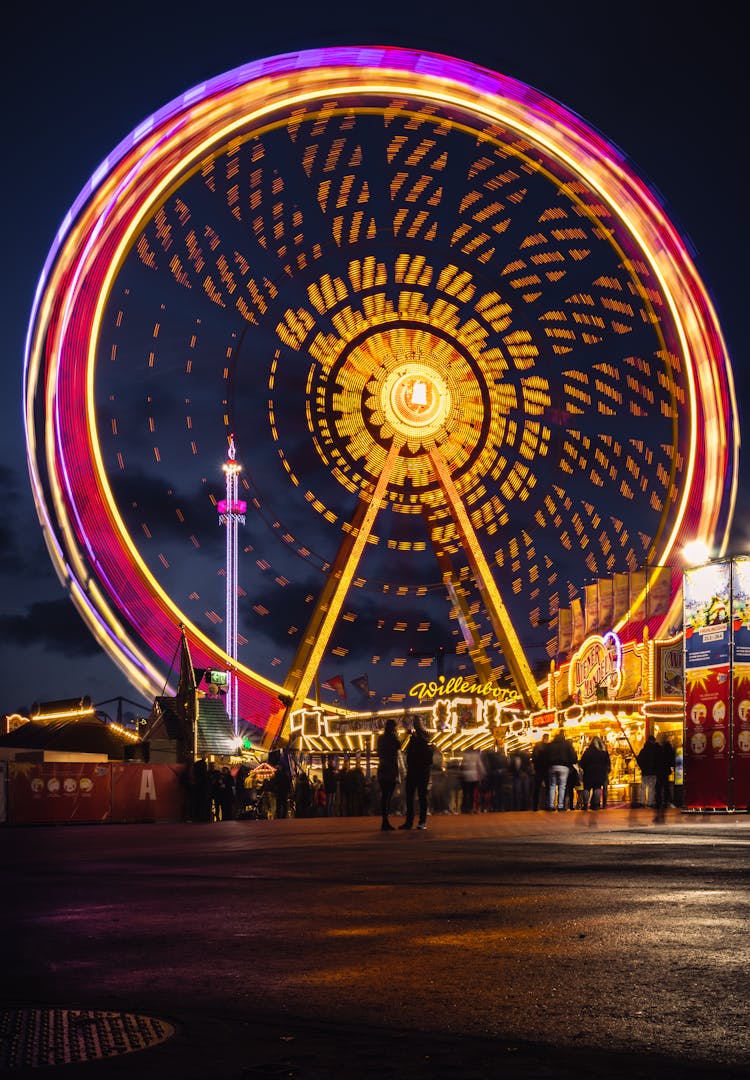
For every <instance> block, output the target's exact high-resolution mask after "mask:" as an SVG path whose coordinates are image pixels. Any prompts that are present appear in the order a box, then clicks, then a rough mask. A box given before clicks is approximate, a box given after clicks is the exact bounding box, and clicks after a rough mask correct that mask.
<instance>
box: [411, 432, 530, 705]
mask: <svg viewBox="0 0 750 1080" xmlns="http://www.w3.org/2000/svg"><path fill="white" fill-rule="evenodd" d="M429 457H430V461H431V462H432V467H433V469H434V470H435V475H436V476H437V478H438V480H439V481H440V486H441V487H442V489H443V492H444V494H445V497H446V499H447V500H448V505H449V507H450V510H451V514H452V515H453V520H454V522H455V524H456V528H457V529H458V534H459V536H460V537H461V542H462V544H463V546H464V550H465V551H466V557H467V558H468V560H469V566H470V567H471V569H472V573H473V574H474V577H475V579H476V583H477V585H478V586H479V589H480V591H481V593H482V597H483V599H484V604H485V609H486V611H487V614H488V615H489V617H490V621H491V623H492V628H493V630H494V631H495V633H496V634H497V639H498V641H499V642H500V646H501V648H502V650H503V655H504V656H505V660H506V663H507V664H508V670H509V671H510V674H511V676H512V678H513V681H514V682H515V684H516V688H517V689H518V692H519V694H520V695H521V699H522V701H523V703H524V705H525V706H526V708H527V709H543V708H544V701H543V700H542V695H541V694H540V692H539V687H538V686H537V684H536V681H535V680H534V676H533V675H532V672H531V668H530V667H529V664H528V661H527V660H526V656H525V655H524V651H523V649H522V648H521V642H520V641H519V639H518V635H517V634H516V631H515V630H514V628H513V623H512V622H511V620H510V615H509V614H508V609H507V608H506V606H505V604H504V603H503V600H502V597H501V596H500V590H499V589H498V587H497V585H496V584H495V579H494V578H493V576H492V572H491V571H490V567H489V563H488V562H487V559H486V558H485V555H484V552H483V551H482V549H481V547H480V545H479V540H478V539H477V535H476V533H475V532H474V527H473V525H472V524H471V519H470V518H469V515H468V512H467V510H466V507H465V506H464V503H463V499H462V498H461V496H460V495H459V493H458V489H457V488H456V485H455V484H454V483H453V477H452V476H451V474H450V470H449V469H448V466H447V465H446V464H445V462H444V461H443V459H442V457H441V456H440V453H439V452H438V450H437V449H435V450H431V451H430V452H429Z"/></svg>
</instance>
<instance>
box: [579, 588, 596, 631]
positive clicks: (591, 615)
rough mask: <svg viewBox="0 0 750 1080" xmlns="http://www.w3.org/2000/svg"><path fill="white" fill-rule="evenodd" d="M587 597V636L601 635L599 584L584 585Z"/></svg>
mask: <svg viewBox="0 0 750 1080" xmlns="http://www.w3.org/2000/svg"><path fill="white" fill-rule="evenodd" d="M583 591H584V595H585V597H586V636H587V637H588V636H589V634H598V633H599V584H598V582H594V584H593V585H584V587H583Z"/></svg>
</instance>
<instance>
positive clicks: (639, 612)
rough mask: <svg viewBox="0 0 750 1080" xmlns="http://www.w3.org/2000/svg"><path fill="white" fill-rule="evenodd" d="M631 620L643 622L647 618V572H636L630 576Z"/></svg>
mask: <svg viewBox="0 0 750 1080" xmlns="http://www.w3.org/2000/svg"><path fill="white" fill-rule="evenodd" d="M630 618H631V620H632V621H633V622H642V621H643V620H644V619H645V618H646V571H645V570H634V571H633V572H632V574H631V575H630Z"/></svg>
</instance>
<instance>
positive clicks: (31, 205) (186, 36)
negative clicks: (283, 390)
mask: <svg viewBox="0 0 750 1080" xmlns="http://www.w3.org/2000/svg"><path fill="white" fill-rule="evenodd" d="M391 12H393V14H391ZM699 13H700V15H701V18H699ZM703 18H705V8H703V6H699V5H697V4H696V5H692V4H673V3H662V4H631V5H629V6H628V7H627V8H624V7H623V8H622V9H618V11H617V12H616V13H613V11H612V9H611V8H607V7H605V6H602V7H599V6H596V5H593V4H591V3H588V2H585V3H578V4H576V5H575V6H570V7H562V6H560V5H557V4H538V5H535V6H533V7H532V6H531V5H526V6H519V5H512V6H511V5H508V6H507V7H505V6H503V5H502V4H499V3H493V4H490V3H476V2H475V3H471V2H468V3H464V4H461V5H456V6H450V5H448V4H443V3H440V2H438V3H431V4H410V5H408V6H406V7H402V6H401V5H379V7H378V14H377V15H375V14H373V15H372V16H367V17H366V16H365V15H364V14H355V13H353V12H352V10H351V7H350V5H349V4H345V3H328V4H326V5H324V6H323V7H321V8H320V9H315V8H313V7H312V6H311V7H309V8H302V7H300V5H297V4H295V5H293V6H291V7H287V8H285V9H284V11H283V12H281V11H280V9H278V13H277V11H270V10H268V9H259V8H258V7H255V6H253V7H252V8H247V9H245V10H244V11H237V10H236V9H235V10H232V11H231V12H229V11H226V12H221V13H219V17H218V18H216V19H215V18H214V12H212V10H211V9H210V8H209V7H199V6H197V5H193V4H189V3H188V4H181V5H172V4H152V5H141V4H138V3H135V4H130V5H128V7H127V8H123V9H121V10H120V9H118V11H117V13H116V14H115V13H105V12H103V11H102V9H101V8H100V7H98V6H96V5H90V4H79V5H77V6H76V9H75V14H74V15H72V16H71V15H70V13H63V12H62V11H60V10H57V9H55V10H54V11H52V12H51V13H49V14H46V15H45V17H44V21H43V24H42V25H40V22H39V19H38V17H36V16H35V15H34V14H33V13H31V12H29V13H28V14H27V13H26V12H23V13H21V12H15V13H14V15H13V16H12V17H11V20H10V26H9V27H8V38H7V40H8V42H9V50H8V51H9V54H10V55H9V58H8V66H7V67H5V69H4V77H5V78H6V80H7V85H6V88H5V100H6V102H7V103H8V106H7V108H6V114H7V115H6V123H7V124H8V125H9V127H10V131H9V133H8V137H7V139H6V154H5V169H4V171H3V181H2V183H3V194H4V198H3V204H4V207H5V210H6V214H5V220H6V234H7V233H8V232H9V233H10V241H9V243H8V244H7V245H6V251H7V253H8V255H9V257H8V258H7V259H6V274H5V276H4V288H3V292H2V297H1V298H0V303H1V304H2V305H3V312H2V326H3V329H4V336H5V341H4V346H5V349H4V351H5V361H4V370H5V375H6V385H5V394H4V397H3V423H2V425H0V487H1V489H2V493H3V501H4V506H5V513H4V514H3V517H2V520H0V551H1V552H2V558H1V561H0V586H1V588H2V603H1V604H0V661H1V662H2V668H1V670H2V671H3V673H4V679H3V683H2V694H1V695H0V713H4V712H10V711H15V710H17V709H23V708H25V707H28V706H30V705H31V703H32V702H34V701H45V700H50V699H55V698H62V697H74V696H80V695H84V694H88V695H90V696H91V697H92V699H93V700H94V702H97V703H98V702H103V701H105V700H107V699H111V698H113V697H115V696H117V695H124V696H126V697H128V698H134V697H135V696H136V695H135V694H134V692H133V691H132V689H131V688H130V687H129V686H128V684H127V682H126V680H125V678H124V676H123V675H121V674H120V672H119V671H118V669H117V668H116V666H115V665H114V663H113V662H112V661H110V660H109V659H108V658H107V657H105V656H104V655H102V654H101V653H100V652H99V650H98V648H97V646H96V645H95V644H94V642H93V640H92V639H91V638H90V636H89V633H88V631H87V630H86V629H85V627H84V625H83V623H82V622H81V620H80V618H79V616H78V615H77V613H76V611H75V610H74V608H73V607H72V605H71V604H70V603H69V601H68V600H67V599H66V597H65V595H64V592H63V589H62V587H61V586H60V584H59V583H58V581H57V578H56V576H55V575H54V573H53V571H52V568H51V564H50V562H49V558H48V556H47V553H46V549H45V546H44V543H43V540H42V536H41V531H40V529H39V527H38V525H37V521H36V514H35V510H34V506H33V501H32V498H31V494H30V489H29V484H28V478H27V470H26V464H25V454H24V446H23V426H22V357H23V343H24V336H25V333H26V326H27V321H28V314H29V311H30V308H31V303H32V298H33V294H34V289H35V285H36V281H37V279H38V276H39V273H40V271H41V268H42V265H43V263H44V259H45V257H46V254H47V252H48V250H49V247H50V245H51V242H52V240H53V237H54V234H55V232H56V229H57V227H58V226H59V224H60V222H61V220H62V219H63V217H64V215H65V213H66V211H67V209H68V207H69V206H70V205H71V204H72V202H73V201H74V199H75V197H76V196H77V195H78V193H79V191H80V190H81V188H82V187H83V185H84V183H85V182H86V180H87V179H88V178H89V176H90V175H91V174H92V173H93V172H94V170H95V169H96V167H97V166H98V165H99V163H100V162H101V160H102V158H104V157H105V156H106V154H107V153H108V152H109V151H110V150H111V149H112V148H113V147H114V146H115V145H117V144H118V143H119V142H120V140H121V139H123V138H124V137H125V136H126V135H127V134H128V133H129V132H130V131H131V130H132V129H133V128H135V127H136V126H137V125H138V123H139V122H140V121H141V120H142V119H143V118H144V117H146V116H147V115H149V114H150V113H152V112H153V111H155V110H156V109H158V108H159V107H161V106H162V105H163V104H165V103H166V102H168V101H170V100H172V99H173V98H175V97H176V96H178V95H179V94H180V93H182V92H183V91H184V90H186V89H187V88H189V87H191V86H193V85H195V84H197V83H200V82H202V81H203V80H205V79H207V78H210V77H212V76H215V75H219V74H220V73H222V72H223V71H227V70H230V69H231V68H234V67H237V66H240V65H242V64H244V63H247V62H248V61H250V60H252V59H255V58H258V57H263V56H269V55H273V54H276V53H283V52H290V51H294V50H297V49H304V48H313V47H318V46H325V45H346V44H377V45H383V44H391V45H400V46H403V47H407V48H417V49H424V50H429V51H434V52H439V53H446V54H450V55H454V56H457V57H460V58H462V59H465V60H468V61H471V62H473V63H477V64H481V65H484V66H486V67H488V68H491V69H494V70H496V71H499V72H502V73H504V74H507V75H510V76H513V77H514V78H517V79H520V80H522V81H524V82H527V83H529V84H531V85H532V86H535V87H536V88H537V89H539V90H540V91H542V92H543V93H545V94H547V95H548V96H550V97H552V98H554V99H556V100H558V101H560V102H561V103H562V104H564V105H565V106H567V107H568V108H570V109H572V110H573V111H575V112H577V113H579V114H580V115H581V116H582V117H583V118H584V120H585V121H587V122H588V123H589V124H590V125H591V126H593V127H595V128H598V129H599V130H600V131H601V132H602V133H603V134H604V135H605V136H606V137H607V138H608V139H609V140H610V141H611V142H613V143H615V144H616V145H617V146H619V147H620V148H621V150H622V151H623V152H625V153H626V154H627V156H628V157H629V159H630V160H631V162H632V163H633V165H634V167H635V168H636V169H637V171H639V172H640V174H641V175H642V176H643V177H644V178H645V179H646V180H647V182H649V183H650V185H651V186H652V188H655V189H656V190H657V191H658V192H659V193H660V195H661V198H662V200H663V201H664V203H665V205H666V207H667V209H668V212H669V213H670V216H671V217H672V220H673V221H674V222H675V224H676V225H677V227H678V228H679V229H680V231H681V232H682V234H683V236H684V237H686V239H687V240H688V243H689V245H690V246H691V248H692V250H693V253H694V258H695V261H696V264H697V267H698V270H699V272H700V273H701V274H702V277H703V280H704V282H705V284H706V285H707V287H708V290H709V293H710V294H711V296H712V299H713V301H714V304H715V306H716V309H717V311H718V315H719V319H720V322H721V325H722V328H723V332H724V335H725V338H726V341H727V344H728V347H729V352H730V355H731V356H732V357H733V367H734V376H735V384H736V389H737V394H738V398H739V402H740V420H741V421H742V417H743V410H744V404H743V403H744V401H745V400H746V399H747V397H748V394H749V393H750V375H748V374H747V364H746V357H745V355H744V353H745V343H744V337H743V335H742V332H741V327H740V320H741V312H742V310H743V309H744V307H745V304H746V301H745V297H744V289H742V290H741V285H740V283H741V281H742V277H741V267H742V262H743V260H742V255H741V253H742V252H743V250H745V249H746V247H747V242H748V235H747V232H748V230H747V217H746V215H745V213H744V212H743V211H744V206H743V203H742V202H741V197H740V186H741V185H742V186H743V187H744V175H743V170H742V166H741V163H742V161H743V160H744V153H743V149H742V140H743V136H744V132H745V129H746V121H745V117H744V110H743V105H744V104H745V98H746V90H745V86H744V83H743V84H741V82H740V58H739V47H740V46H739V35H738V34H737V32H736V27H734V26H732V25H730V24H726V25H720V24H717V23H713V24H711V25H706V24H705V23H704V22H703V21H702V19H703ZM220 460H221V457H220V456H218V457H217V463H219V464H220ZM745 471H746V470H745V469H744V468H743V462H742V460H741V467H740V497H739V501H738V509H737V512H736V514H735V526H734V531H733V538H732V545H731V550H732V553H733V554H739V553H745V552H747V551H748V550H750V535H746V533H750V529H747V528H746V526H745V516H746V515H745V512H744V507H745V506H746V505H747V500H746V499H744V498H743V490H742V489H743V487H744V486H746V485H744V484H743V474H744V472H745ZM144 497H146V493H144ZM218 539H219V540H220V537H219V538H218ZM331 674H332V672H331Z"/></svg>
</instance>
